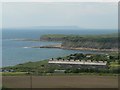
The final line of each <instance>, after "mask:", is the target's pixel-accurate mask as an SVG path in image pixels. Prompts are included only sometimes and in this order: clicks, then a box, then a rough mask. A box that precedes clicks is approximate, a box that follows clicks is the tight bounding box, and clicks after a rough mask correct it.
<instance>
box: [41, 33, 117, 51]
mask: <svg viewBox="0 0 120 90" xmlns="http://www.w3.org/2000/svg"><path fill="white" fill-rule="evenodd" d="M40 39H41V40H46V41H61V42H62V47H65V48H71V47H72V48H79V47H82V48H95V49H116V48H118V35H117V34H108V35H63V34H48V35H43V36H42V37H41V38H40Z"/></svg>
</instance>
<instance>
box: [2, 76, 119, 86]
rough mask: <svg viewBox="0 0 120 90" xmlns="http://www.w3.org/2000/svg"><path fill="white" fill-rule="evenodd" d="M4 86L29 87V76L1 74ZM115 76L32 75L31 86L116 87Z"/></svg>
mask: <svg viewBox="0 0 120 90" xmlns="http://www.w3.org/2000/svg"><path fill="white" fill-rule="evenodd" d="M2 79H3V86H4V87H6V88H31V77H30V76H3V78H2ZM117 87H118V77H117V76H94V75H93V76H89V75H83V76H32V88H117Z"/></svg>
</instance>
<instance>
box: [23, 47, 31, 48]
mask: <svg viewBox="0 0 120 90" xmlns="http://www.w3.org/2000/svg"><path fill="white" fill-rule="evenodd" d="M23 48H31V47H23Z"/></svg>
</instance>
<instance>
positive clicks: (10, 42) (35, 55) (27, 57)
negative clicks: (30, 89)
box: [2, 29, 117, 67]
mask: <svg viewBox="0 0 120 90" xmlns="http://www.w3.org/2000/svg"><path fill="white" fill-rule="evenodd" d="M116 32H117V30H74V29H73V30H66V29H62V30H61V29H56V30H49V29H47V30H46V29H3V30H2V66H3V67H5V66H13V65H17V64H21V63H26V62H36V61H41V60H45V59H51V58H57V57H62V56H66V55H69V54H73V53H85V54H86V53H103V52H97V51H83V50H82V51H80V50H64V49H57V48H30V47H32V46H44V45H53V44H59V43H61V42H48V41H21V40H20V39H40V37H41V36H42V35H45V34H68V35H71V34H76V35H78V34H79V35H97V34H110V33H116Z"/></svg>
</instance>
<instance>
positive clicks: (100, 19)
mask: <svg viewBox="0 0 120 90" xmlns="http://www.w3.org/2000/svg"><path fill="white" fill-rule="evenodd" d="M2 26H3V28H25V27H28V28H29V27H35V26H76V27H79V28H87V29H117V28H118V6H117V3H113V2H111V3H110V2H107V3H105V2H76V3H74V2H57V3H55V2H54V3H53V2H46V3H45V2H44V3H43V2H19V3H18V2H10V3H9V2H4V3H3V4H2Z"/></svg>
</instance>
